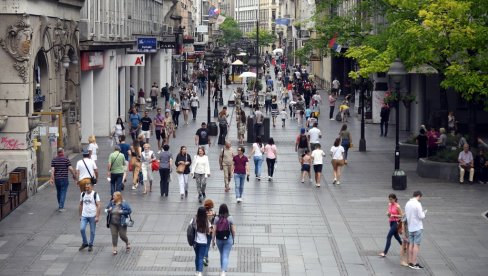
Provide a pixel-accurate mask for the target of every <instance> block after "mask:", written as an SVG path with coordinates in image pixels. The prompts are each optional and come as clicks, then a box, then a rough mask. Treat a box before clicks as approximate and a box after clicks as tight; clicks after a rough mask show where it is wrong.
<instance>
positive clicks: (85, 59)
mask: <svg viewBox="0 0 488 276" xmlns="http://www.w3.org/2000/svg"><path fill="white" fill-rule="evenodd" d="M103 65H104V64H103V52H101V51H100V52H81V70H82V71H90V70H94V69H102V68H103Z"/></svg>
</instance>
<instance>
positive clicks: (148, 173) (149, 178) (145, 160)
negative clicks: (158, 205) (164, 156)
mask: <svg viewBox="0 0 488 276" xmlns="http://www.w3.org/2000/svg"><path fill="white" fill-rule="evenodd" d="M154 159H156V157H155V156H154V152H153V151H152V150H151V146H150V145H149V144H148V143H146V144H144V150H143V151H142V154H141V161H142V166H141V169H142V179H143V181H144V194H147V192H148V186H149V192H152V183H153V175H152V168H151V164H152V161H153V160H154Z"/></svg>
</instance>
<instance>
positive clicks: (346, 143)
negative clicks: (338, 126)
mask: <svg viewBox="0 0 488 276" xmlns="http://www.w3.org/2000/svg"><path fill="white" fill-rule="evenodd" d="M349 145H350V144H349V139H344V138H343V139H342V143H341V146H342V147H343V148H344V159H345V160H347V152H348V151H349Z"/></svg>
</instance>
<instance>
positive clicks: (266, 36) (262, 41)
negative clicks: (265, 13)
mask: <svg viewBox="0 0 488 276" xmlns="http://www.w3.org/2000/svg"><path fill="white" fill-rule="evenodd" d="M246 37H248V38H251V39H256V28H254V29H253V30H252V31H250V32H249V33H247V34H246ZM275 41H276V35H274V34H272V33H271V32H270V31H268V30H266V29H261V28H260V29H259V46H261V47H262V46H270V45H271V44H273V43H274V42H275Z"/></svg>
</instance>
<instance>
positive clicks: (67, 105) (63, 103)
mask: <svg viewBox="0 0 488 276" xmlns="http://www.w3.org/2000/svg"><path fill="white" fill-rule="evenodd" d="M72 103H73V101H72V100H62V101H61V106H62V110H63V112H66V111H68V110H69V108H70V107H71V104H72Z"/></svg>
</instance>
